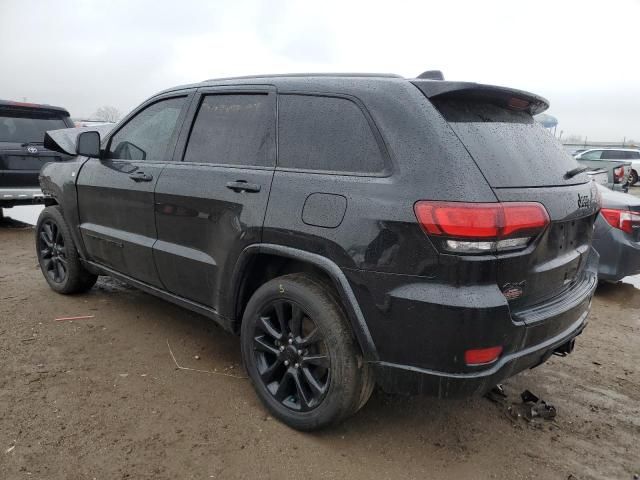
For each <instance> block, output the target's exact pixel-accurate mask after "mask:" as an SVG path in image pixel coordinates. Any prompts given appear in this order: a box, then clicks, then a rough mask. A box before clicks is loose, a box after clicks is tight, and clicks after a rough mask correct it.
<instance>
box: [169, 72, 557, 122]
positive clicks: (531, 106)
mask: <svg viewBox="0 0 640 480" xmlns="http://www.w3.org/2000/svg"><path fill="white" fill-rule="evenodd" d="M409 82H410V83H412V84H414V85H415V86H416V87H418V88H419V89H420V90H421V91H422V92H423V93H424V95H426V96H427V97H428V98H434V97H444V96H447V97H454V96H455V97H473V98H476V99H478V98H480V99H482V98H491V99H498V100H499V102H500V103H504V104H505V105H509V108H515V109H521V110H526V111H528V112H529V113H531V114H532V115H535V114H538V113H542V112H543V111H545V110H546V109H547V108H549V101H548V100H546V99H545V98H543V97H540V96H538V95H534V94H533V93H529V92H525V91H522V90H516V89H513V88H506V87H498V86H495V85H483V84H481V83H473V82H453V81H448V80H434V79H420V78H418V79H409V78H404V77H402V76H400V75H395V74H391V73H286V74H273V75H248V76H241V77H226V78H214V79H210V80H205V81H203V82H200V83H194V84H190V85H181V86H178V87H174V88H170V89H167V90H164V91H162V92H160V93H159V94H158V95H160V94H164V93H168V92H175V91H179V90H185V89H189V88H201V87H215V86H232V85H272V86H275V87H276V88H279V89H283V90H287V89H291V90H296V91H316V92H318V91H326V92H334V93H338V92H340V91H344V89H345V88H348V89H349V90H350V91H353V90H354V89H357V88H358V87H359V86H361V87H362V88H363V89H364V88H371V87H373V86H374V84H375V85H376V86H380V85H384V84H391V83H394V84H396V85H397V84H398V83H409ZM512 99H513V100H516V101H526V102H527V103H525V104H523V105H524V106H522V107H521V108H516V107H515V106H514V105H511V103H510V101H511V100H512Z"/></svg>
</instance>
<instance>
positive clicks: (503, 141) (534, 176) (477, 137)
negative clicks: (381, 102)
mask: <svg viewBox="0 0 640 480" xmlns="http://www.w3.org/2000/svg"><path fill="white" fill-rule="evenodd" d="M431 101H432V103H433V105H434V106H435V107H436V108H437V109H438V111H439V112H440V114H441V115H442V116H443V117H444V118H445V120H447V122H448V123H449V125H450V126H451V128H452V129H453V131H454V132H455V133H456V135H457V136H458V138H459V139H460V141H461V142H462V143H463V144H464V146H465V147H466V149H467V150H468V152H469V153H470V154H471V156H472V158H473V159H474V160H475V162H476V164H477V165H478V167H479V168H480V170H481V171H482V174H483V175H484V176H485V178H486V179H487V181H488V182H489V184H490V185H491V186H492V187H494V188H508V187H539V186H553V185H567V184H578V183H584V182H586V181H587V178H586V175H584V174H579V175H575V176H574V177H572V178H568V179H567V178H565V173H566V172H568V171H569V170H572V169H574V168H576V167H577V166H578V164H577V162H576V160H575V159H574V158H573V157H572V156H571V155H569V154H568V153H567V152H565V150H564V149H563V147H562V145H561V144H560V142H558V141H557V140H556V139H555V138H554V137H553V135H552V134H551V133H550V132H548V131H546V130H545V129H544V128H543V127H542V126H541V125H539V124H538V122H536V121H535V120H534V119H533V117H532V116H531V115H530V114H529V113H528V112H525V111H516V110H511V109H508V108H505V107H502V106H498V105H494V104H492V103H490V102H487V101H480V100H473V99H467V98H462V99H459V98H454V99H451V98H438V97H435V98H432V99H431ZM460 173H461V175H463V174H464V172H460Z"/></svg>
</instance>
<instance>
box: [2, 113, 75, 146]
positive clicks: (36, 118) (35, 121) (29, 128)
mask: <svg viewBox="0 0 640 480" xmlns="http://www.w3.org/2000/svg"><path fill="white" fill-rule="evenodd" d="M67 127H68V126H67V124H66V123H65V121H64V118H63V117H62V116H59V115H52V114H45V113H41V112H28V113H25V112H8V111H6V110H5V111H2V110H0V142H12V143H42V142H43V141H44V133H45V132H46V131H47V130H57V129H59V128H67Z"/></svg>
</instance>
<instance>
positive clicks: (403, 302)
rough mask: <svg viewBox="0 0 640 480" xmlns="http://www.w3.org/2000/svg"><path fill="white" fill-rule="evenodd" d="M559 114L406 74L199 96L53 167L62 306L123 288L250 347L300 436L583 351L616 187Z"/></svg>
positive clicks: (285, 79)
mask: <svg viewBox="0 0 640 480" xmlns="http://www.w3.org/2000/svg"><path fill="white" fill-rule="evenodd" d="M547 107H548V105H547V102H546V101H545V100H544V99H543V98H541V97H538V96H536V95H532V94H529V93H526V92H522V91H519V90H513V89H508V88H502V87H494V86H487V85H479V84H474V83H464V82H448V81H439V80H425V79H412V80H409V79H404V78H401V77H397V76H389V75H355V74H345V75H312V74H308V75H286V76H263V77H246V78H231V79H223V80H212V81H207V82H203V83H201V84H196V85H188V86H182V87H177V88H174V89H171V90H167V91H164V92H162V93H160V94H158V95H156V96H154V97H152V98H151V99H149V100H148V101H146V102H145V103H143V104H142V105H141V106H140V107H138V108H137V109H136V110H134V111H133V112H132V113H131V114H129V115H128V116H127V117H126V118H125V119H124V120H122V121H121V122H120V123H119V124H118V125H117V126H116V127H115V128H114V129H113V130H112V131H111V132H110V133H108V134H107V135H106V137H105V138H103V139H102V141H101V139H100V135H99V134H98V133H97V132H83V133H81V134H80V135H78V139H77V153H78V155H79V156H78V157H77V158H76V159H75V160H74V161H70V162H65V163H63V164H52V165H48V166H46V167H45V168H44V169H43V171H42V175H41V185H42V188H43V190H44V191H45V192H47V193H48V194H50V195H51V196H52V198H53V199H55V200H52V205H51V206H49V207H48V208H46V209H45V210H44V211H43V213H42V215H41V216H40V219H39V221H38V224H37V227H36V228H37V236H36V242H37V253H38V259H39V262H40V265H41V268H42V271H43V273H44V276H45V278H46V280H47V281H48V283H49V285H50V286H51V287H52V288H53V289H54V290H56V291H58V292H61V293H74V292H81V291H84V290H87V289H89V288H91V286H92V285H93V284H94V283H95V281H96V277H97V275H111V276H114V277H116V278H119V279H121V280H124V281H126V282H128V283H130V284H132V285H135V286H137V287H139V288H141V289H143V290H145V291H147V292H149V293H152V294H154V295H158V296H160V297H162V298H164V299H166V300H169V301H172V302H175V303H177V304H180V305H183V306H184V307H186V308H189V309H192V310H194V311H196V312H199V313H201V314H203V315H206V316H208V317H210V318H212V319H213V320H215V321H216V322H218V323H219V324H220V325H222V326H223V327H224V328H226V329H228V330H229V331H232V332H236V333H239V334H240V335H241V345H242V356H243V361H244V364H245V367H246V369H247V371H248V374H249V376H250V379H251V381H252V383H253V385H254V386H255V389H256V391H257V393H258V395H259V397H260V398H261V400H262V401H263V402H264V404H265V405H266V406H267V408H268V409H269V410H270V411H271V412H272V413H273V415H275V416H276V417H277V418H279V419H280V420H282V421H284V422H285V423H287V424H288V425H290V426H292V427H294V428H298V429H302V430H311V429H315V428H319V427H322V426H325V425H328V424H332V423H336V422H338V421H340V420H342V419H344V418H346V417H347V416H349V415H351V414H353V413H354V412H356V411H357V410H358V409H359V408H361V407H362V406H363V405H364V404H365V403H366V401H367V399H368V398H369V396H370V394H371V391H372V389H373V386H374V384H375V383H376V382H377V383H378V384H380V385H381V386H382V387H383V388H384V389H386V390H388V391H392V392H402V393H418V392H429V393H433V394H436V395H438V396H440V397H453V396H459V395H470V394H480V393H483V392H485V391H487V390H488V389H490V388H491V387H492V386H494V385H495V384H496V383H498V382H500V381H502V380H504V379H505V378H507V377H509V376H512V375H514V374H516V373H518V372H520V371H522V370H524V369H527V368H531V367H535V366H537V365H539V364H541V363H542V362H544V361H546V360H547V359H548V358H549V357H550V356H551V355H552V354H553V353H558V354H561V355H564V354H567V353H569V352H570V351H571V350H572V348H573V342H574V338H575V337H576V336H577V335H578V334H579V333H581V331H582V329H583V328H584V326H585V323H586V317H587V313H588V311H589V307H590V304H591V297H592V294H593V291H594V289H595V287H596V269H597V254H594V252H593V249H592V248H591V236H592V230H593V224H594V219H595V217H596V214H597V211H598V200H597V192H596V189H595V185H594V184H593V182H590V181H588V179H587V176H586V175H585V174H584V173H583V172H582V169H581V168H580V167H579V166H578V165H577V163H576V161H575V160H574V159H573V158H572V157H571V156H569V155H568V154H566V153H564V151H563V149H562V147H561V146H560V145H559V144H558V143H557V142H556V140H555V139H554V138H553V137H552V136H551V135H549V134H548V133H547V132H545V131H544V130H543V129H542V127H540V126H539V125H538V124H537V123H536V122H535V121H534V120H533V118H532V115H533V114H536V113H539V112H541V111H543V110H545V109H546V108H547ZM55 133H56V132H53V134H54V137H55V136H56V135H55ZM67 135H68V133H67ZM461 172H464V173H465V175H461ZM54 202H55V204H53V203H54Z"/></svg>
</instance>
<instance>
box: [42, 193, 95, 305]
mask: <svg viewBox="0 0 640 480" xmlns="http://www.w3.org/2000/svg"><path fill="white" fill-rule="evenodd" d="M36 253H37V255H38V263H39V264H40V269H41V270H42V274H43V275H44V278H45V280H46V281H47V283H48V284H49V286H50V287H51V288H52V289H53V290H55V291H56V292H58V293H80V292H85V291H87V290H89V289H90V288H91V287H93V285H94V284H95V283H96V280H97V279H98V277H97V276H96V275H93V274H91V273H90V272H88V271H87V270H86V269H85V268H84V267H83V266H82V264H81V263H80V257H79V255H78V251H77V250H76V247H75V245H74V243H73V239H72V238H71V231H70V230H69V226H68V225H67V222H66V221H65V220H64V217H63V216H62V212H61V211H60V207H58V206H57V205H56V206H51V207H47V208H45V209H44V210H43V211H42V212H41V213H40V216H39V217H38V223H37V224H36Z"/></svg>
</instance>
